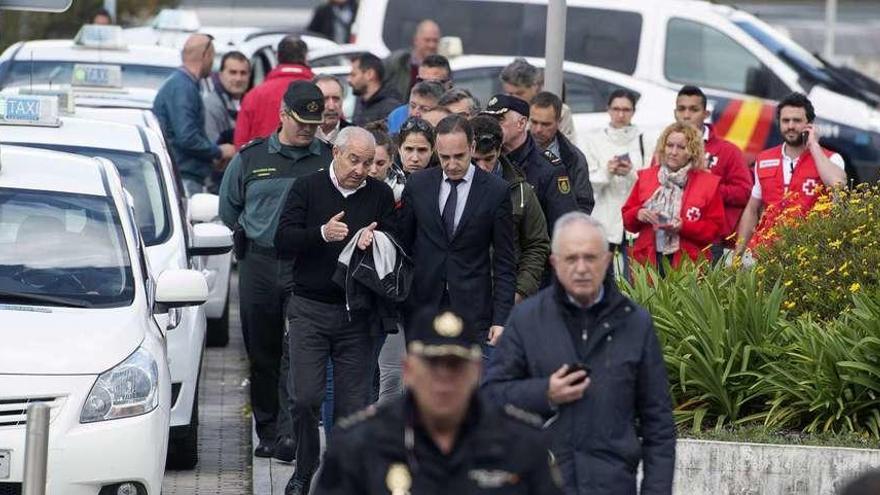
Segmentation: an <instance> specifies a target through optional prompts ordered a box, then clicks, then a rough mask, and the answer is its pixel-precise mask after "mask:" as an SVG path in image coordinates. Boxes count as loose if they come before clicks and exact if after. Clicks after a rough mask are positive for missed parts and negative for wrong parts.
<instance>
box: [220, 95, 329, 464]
mask: <svg viewBox="0 0 880 495" xmlns="http://www.w3.org/2000/svg"><path fill="white" fill-rule="evenodd" d="M323 112H324V95H323V93H321V90H320V89H319V88H318V86H316V85H315V84H314V83H312V82H309V81H295V82H292V83H291V84H290V85H289V86H288V88H287V91H286V92H285V93H284V96H283V98H282V102H281V108H280V109H279V117H280V119H281V125H280V126H279V127H278V129H277V130H276V131H275V132H274V133H273V134H271V135H270V136H268V137H265V138H257V139H254V140H253V141H251V142H250V143H248V144H247V145H245V146H244V147H243V148H242V149H241V151H240V152H239V153H238V154H237V155H236V156H235V158H233V159H232V162H231V163H230V164H229V167H228V168H227V169H226V173H225V174H224V175H223V182H222V183H221V184H220V217H221V218H222V219H223V223H225V224H226V225H227V226H229V227H230V228H231V229H233V231H234V233H235V254H236V257H237V258H238V273H239V294H240V301H239V304H240V309H241V327H242V333H243V334H244V342H245V348H246V349H247V353H248V357H249V359H250V382H251V385H250V396H251V407H252V408H253V412H254V420H255V421H256V427H257V436H258V437H259V440H260V443H259V445H258V446H257V448H256V449H255V451H254V454H255V455H257V456H259V457H271V456H273V455H274V456H275V457H277V458H278V459H281V460H285V461H288V462H289V461H291V460H293V456H294V444H293V441H292V440H291V437H292V425H291V420H290V409H291V406H290V397H289V394H288V392H287V386H286V385H287V359H286V357H287V356H286V353H283V354H284V362H282V349H287V345H284V344H285V342H284V338H285V337H284V321H285V311H284V308H285V306H286V300H287V298H288V296H289V295H290V291H291V287H292V283H293V281H292V267H293V264H292V262H291V261H289V260H284V261H282V260H280V259H279V257H278V252H277V250H276V249H275V231H276V230H277V228H278V219H279V215H280V211H281V208H282V207H283V205H284V199H285V197H286V196H287V191H288V190H289V189H290V187H291V185H292V184H293V182H294V181H295V180H296V179H297V178H300V177H303V176H305V175H308V174H311V173H313V172H316V171H318V170H321V169H325V168H327V166H329V164H330V162H331V161H332V160H333V155H332V153H331V149H330V146H329V145H327V144H326V143H324V142H323V141H321V140H320V139H317V138H316V137H315V133H316V132H317V129H318V125H320V124H321V122H322V119H323V117H322V114H323ZM279 376H280V377H281V378H282V379H281V380H280V381H279ZM279 398H280V399H279ZM276 437H277V439H276Z"/></svg>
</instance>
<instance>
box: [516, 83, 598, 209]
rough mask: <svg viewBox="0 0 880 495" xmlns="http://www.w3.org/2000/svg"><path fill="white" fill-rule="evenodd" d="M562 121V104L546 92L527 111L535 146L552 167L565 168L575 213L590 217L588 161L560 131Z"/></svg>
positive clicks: (591, 199) (592, 201)
mask: <svg viewBox="0 0 880 495" xmlns="http://www.w3.org/2000/svg"><path fill="white" fill-rule="evenodd" d="M561 118H562V100H560V99H559V97H558V96H556V95H554V94H553V93H550V92H549V91H542V92H540V93H538V94H537V95H535V97H534V98H532V102H531V106H530V107H529V132H531V133H532V137H533V138H534V139H535V143H537V145H538V146H539V147H540V148H541V149H542V150H544V156H545V157H546V158H547V159H548V160H550V163H552V164H553V165H554V166H557V167H559V166H564V167H565V171H566V172H568V176H569V178H571V187H572V190H573V192H574V197H575V199H576V200H577V204H578V209H579V210H581V211H582V212H584V213H586V214H587V215H589V214H590V213H592V212H593V206H595V204H596V201H595V199H593V184H592V183H591V182H590V167H589V166H587V157H586V156H584V154H583V152H581V150H579V149H578V148H577V146H575V145H574V143H572V142H571V141H569V140H568V138H567V137H565V135H564V134H562V132H561V131H560V130H559V123H560V119H561Z"/></svg>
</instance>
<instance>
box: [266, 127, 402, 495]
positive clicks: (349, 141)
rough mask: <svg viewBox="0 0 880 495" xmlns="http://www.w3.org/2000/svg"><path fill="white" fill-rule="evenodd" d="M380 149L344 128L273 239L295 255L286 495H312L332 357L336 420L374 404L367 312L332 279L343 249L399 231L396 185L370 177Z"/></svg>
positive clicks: (365, 135)
mask: <svg viewBox="0 0 880 495" xmlns="http://www.w3.org/2000/svg"><path fill="white" fill-rule="evenodd" d="M375 149H376V143H375V140H374V139H373V136H372V134H370V133H369V132H367V131H366V130H364V129H362V128H360V127H346V128H345V129H342V130H341V131H340V132H339V135H338V136H337V138H336V144H335V146H334V147H333V162H332V163H331V165H330V169H329V170H322V171H319V172H316V173H314V174H312V175H310V176H308V177H305V178H302V179H300V180H298V181H296V182H295V183H294V185H293V186H292V187H291V189H290V193H289V194H288V196H287V202H286V204H285V206H284V209H283V210H282V212H281V218H280V220H279V224H278V230H277V232H276V234H275V246H276V248H277V249H278V252H279V255H280V256H282V257H288V258H295V260H294V267H293V270H294V275H293V295H292V296H291V299H290V303H289V304H288V308H287V317H288V323H289V332H290V333H289V342H290V361H291V366H292V372H291V376H292V379H293V387H292V396H293V397H292V398H293V403H294V406H293V408H294V410H293V422H294V431H295V433H296V438H297V452H296V471H295V472H294V475H293V477H291V479H290V482H289V483H288V484H287V488H286V490H285V493H286V494H305V493H308V491H309V485H310V481H311V477H312V475H313V474H314V472H315V470H316V469H317V468H318V462H319V454H320V442H319V434H318V415H319V413H320V408H321V402H322V401H323V399H324V392H325V390H324V384H325V382H326V364H327V359H328V358H330V359H331V360H332V361H333V375H334V376H333V379H334V387H335V394H334V397H335V402H336V404H335V414H336V416H337V417H344V416H347V415H350V414H353V413H355V412H356V411H358V410H360V409H361V408H363V407H365V406H367V404H368V402H369V395H370V390H371V374H370V370H371V363H370V360H371V358H372V357H373V340H372V338H371V337H370V331H369V312H368V311H349V309H348V308H347V305H346V300H345V292H344V290H343V288H342V287H339V286H338V285H336V284H334V283H333V282H332V280H331V279H332V277H333V272H334V271H335V270H336V266H337V258H338V257H339V254H340V252H342V249H343V248H344V247H345V246H346V245H347V244H348V243H349V242H350V241H351V240H352V237H353V236H355V235H357V233H358V232H359V231H360V230H361V229H365V230H364V231H363V232H362V233H361V234H360V237H359V239H358V240H357V243H358V244H357V245H358V248H360V249H367V248H368V247H369V246H370V245H371V244H372V242H373V235H374V234H373V233H374V231H375V230H381V231H383V232H387V233H391V234H392V235H393V233H394V231H395V225H394V194H393V193H392V192H391V188H390V187H388V186H387V185H386V184H385V183H384V182H382V181H379V180H376V179H373V178H372V177H368V176H367V170H368V169H369V167H370V165H371V164H372V162H373V155H374V154H375Z"/></svg>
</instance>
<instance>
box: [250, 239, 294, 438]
mask: <svg viewBox="0 0 880 495" xmlns="http://www.w3.org/2000/svg"><path fill="white" fill-rule="evenodd" d="M238 283H239V308H240V311H241V330H242V334H243V335H244V343H245V349H246V350H247V354H248V360H249V361H250V381H251V386H250V398H251V408H252V409H253V414H254V420H255V422H256V425H257V436H258V437H259V438H260V442H265V443H267V444H268V445H272V444H273V443H274V442H275V437H276V435H279V436H280V435H291V433H292V426H291V425H292V423H291V418H290V407H289V403H290V396H289V393H288V391H287V386H286V381H285V380H279V377H280V376H286V373H285V374H284V375H282V370H281V354H282V349H283V344H284V342H285V340H284V325H285V321H284V319H285V314H284V313H285V312H284V307H285V303H286V301H287V298H288V297H289V295H290V286H291V284H292V264H291V263H290V262H288V261H280V260H279V259H278V258H277V257H276V255H275V254H274V252H273V251H272V250H266V249H259V247H257V246H254V245H253V244H251V245H249V246H248V250H247V253H246V255H245V257H244V259H242V260H240V261H239V262H238ZM279 397H280V400H279Z"/></svg>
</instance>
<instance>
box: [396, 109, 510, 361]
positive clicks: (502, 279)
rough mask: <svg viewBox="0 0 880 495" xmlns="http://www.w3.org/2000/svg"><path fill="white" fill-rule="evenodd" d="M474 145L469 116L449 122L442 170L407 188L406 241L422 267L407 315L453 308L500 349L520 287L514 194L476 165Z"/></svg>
mask: <svg viewBox="0 0 880 495" xmlns="http://www.w3.org/2000/svg"><path fill="white" fill-rule="evenodd" d="M473 145H474V134H473V129H472V128H471V126H470V124H469V123H468V121H467V119H465V118H464V117H462V116H460V115H450V116H448V117H446V118H444V119H443V120H441V121H440V123H438V124H437V147H436V149H437V155H438V156H439V158H440V167H430V168H427V169H425V170H422V171H419V172H415V173H413V174H412V175H410V177H409V180H407V183H406V188H405V189H404V190H403V197H402V199H401V202H402V204H403V205H402V207H401V213H400V218H401V220H400V230H401V239H402V244H403V246H404V249H405V250H407V252H409V253H410V256H412V259H413V265H414V267H415V268H414V273H413V287H412V291H411V293H410V298H409V301H408V302H407V308H406V311H407V313H408V314H406V315H405V318H406V320H407V322H409V320H410V319H411V316H412V315H413V314H414V312H415V310H417V309H421V308H426V307H427V308H433V309H435V310H440V309H451V310H452V311H454V312H456V313H458V314H459V315H461V316H462V317H463V318H464V319H465V320H466V321H467V324H468V325H469V326H472V327H474V328H477V329H479V330H480V331H481V332H483V333H484V335H485V337H486V341H488V342H489V343H491V344H492V345H494V344H495V340H496V338H497V336H498V335H500V334H501V332H502V330H503V328H502V325H504V321H505V320H506V319H507V315H508V314H509V313H510V307H511V306H513V301H514V290H515V283H516V271H515V270H516V256H515V254H514V247H513V221H512V218H511V207H510V189H509V186H508V184H507V183H506V182H504V180H503V179H501V178H500V177H497V176H495V175H493V174H490V173H487V172H484V171H483V170H482V169H480V168H478V167H475V166H474V165H473V164H472V163H471V150H473ZM490 251H491V258H490Z"/></svg>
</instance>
